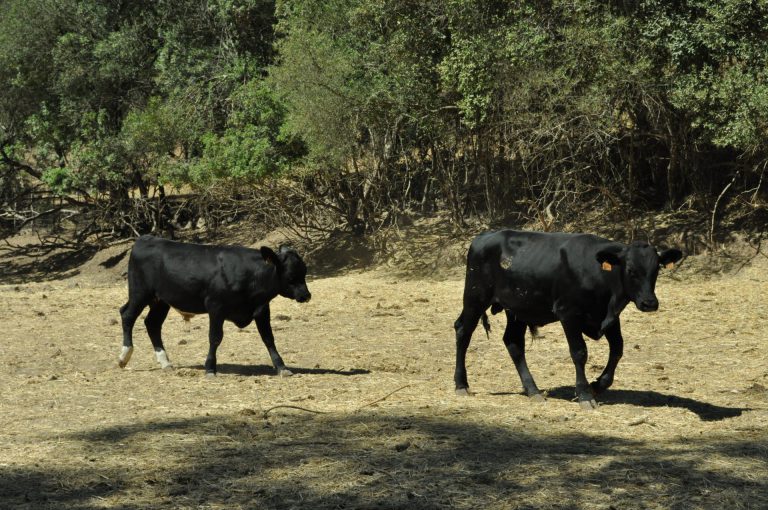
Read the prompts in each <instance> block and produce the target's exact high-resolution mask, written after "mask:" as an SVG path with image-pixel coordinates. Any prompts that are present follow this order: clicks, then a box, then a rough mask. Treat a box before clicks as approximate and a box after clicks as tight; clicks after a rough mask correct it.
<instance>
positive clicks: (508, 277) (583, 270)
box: [465, 230, 610, 324]
mask: <svg viewBox="0 0 768 510" xmlns="http://www.w3.org/2000/svg"><path fill="white" fill-rule="evenodd" d="M607 242H610V241H607V240H604V239H601V238H599V237H596V236H593V235H590V234H569V233H548V232H525V231H516V230H500V231H496V232H488V233H485V234H480V235H479V236H477V237H476V238H475V239H474V240H473V241H472V244H471V245H470V250H469V253H468V255H467V279H466V283H465V294H468V295H467V296H465V298H470V299H472V298H474V297H477V298H479V299H480V300H481V301H487V300H488V299H490V302H498V303H499V304H500V305H501V306H502V307H504V308H506V309H508V310H510V311H512V312H513V313H515V315H516V316H518V317H520V318H521V319H526V318H527V319H529V320H530V322H531V323H541V324H543V323H546V322H549V321H551V320H554V319H555V317H554V315H552V311H553V307H554V304H555V302H556V301H557V300H558V299H559V298H561V297H562V296H561V293H562V291H563V289H567V290H568V292H569V293H570V292H574V291H575V292H577V293H578V292H581V291H582V290H586V289H587V287H590V286H592V284H593V280H594V279H598V280H599V279H600V278H602V276H601V275H600V274H599V265H598V264H597V262H596V259H595V253H597V250H598V249H599V247H600V246H602V245H603V243H607ZM585 277H586V278H585ZM598 283H599V282H598Z"/></svg>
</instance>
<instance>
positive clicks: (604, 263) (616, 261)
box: [595, 246, 624, 271]
mask: <svg viewBox="0 0 768 510" xmlns="http://www.w3.org/2000/svg"><path fill="white" fill-rule="evenodd" d="M623 251H624V250H623V248H622V247H619V246H612V247H610V248H606V249H604V250H600V251H599V252H597V255H596V257H595V258H597V261H598V262H599V263H600V267H601V268H602V269H603V271H610V270H611V269H613V266H620V265H621V263H622V260H621V255H622V253H623Z"/></svg>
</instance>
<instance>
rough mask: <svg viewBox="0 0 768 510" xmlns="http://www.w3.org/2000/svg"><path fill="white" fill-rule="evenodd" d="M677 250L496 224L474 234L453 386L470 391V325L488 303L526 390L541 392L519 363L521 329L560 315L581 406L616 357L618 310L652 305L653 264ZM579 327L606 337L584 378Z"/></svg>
mask: <svg viewBox="0 0 768 510" xmlns="http://www.w3.org/2000/svg"><path fill="white" fill-rule="evenodd" d="M681 257H682V253H681V252H680V250H675V249H670V250H665V251H663V252H661V253H660V254H659V253H657V252H656V249H655V248H653V247H652V246H650V245H649V244H648V243H644V242H638V241H635V242H633V243H632V244H630V245H626V244H623V243H618V242H614V241H610V240H608V239H603V238H600V237H597V236H594V235H589V234H564V233H542V232H519V231H514V230H501V231H498V232H489V233H485V234H481V235H479V236H478V237H476V238H475V239H474V240H473V241H472V244H471V246H470V248H469V253H468V255H467V276H466V280H465V284H464V308H463V310H462V311H461V315H459V318H458V319H457V320H456V323H455V324H454V328H455V329H456V371H455V373H454V381H455V383H456V393H457V394H459V395H467V394H469V384H468V383H467V370H466V364H465V356H466V352H467V347H468V346H469V341H470V339H471V337H472V332H473V331H474V330H475V328H476V327H477V323H478V321H479V320H480V319H481V318H482V320H483V325H484V326H485V328H486V332H487V330H488V329H489V327H488V320H487V315H486V313H485V312H486V310H487V309H488V308H489V307H490V308H491V312H492V313H497V312H499V311H501V310H504V311H505V312H506V315H507V328H506V330H505V331H504V344H505V345H506V347H507V350H508V351H509V354H510V356H511V357H512V361H513V362H514V363H515V367H516V368H517V372H518V374H519V375H520V380H521V381H522V383H523V388H524V390H525V393H526V394H528V395H529V396H530V397H532V398H533V399H535V400H543V399H544V398H543V397H542V395H541V392H540V391H539V388H538V387H537V386H536V383H535V382H534V380H533V377H532V376H531V373H530V372H529V371H528V365H527V364H526V362H525V330H526V327H529V328H531V329H532V330H533V329H535V327H536V326H541V325H544V324H549V323H551V322H555V321H560V323H561V324H562V326H563V330H564V331H565V336H566V338H567V339H568V347H569V349H570V353H571V358H572V359H573V364H574V365H575V366H576V396H577V397H578V399H579V402H580V403H581V407H582V408H584V409H592V408H595V407H597V403H596V402H595V400H594V396H593V395H596V394H598V393H600V392H602V391H604V390H606V389H607V388H608V387H609V386H610V385H611V383H613V374H614V372H615V370H616V365H617V364H618V363H619V359H621V356H622V350H623V345H624V340H623V339H622V336H621V326H620V323H619V314H620V313H621V311H622V310H623V309H624V307H625V306H627V304H629V302H630V301H632V302H634V303H635V305H636V306H637V308H638V309H639V310H640V311H643V312H652V311H655V310H657V309H658V307H659V301H658V299H656V295H655V293H654V288H655V286H656V277H657V276H658V273H659V267H660V266H662V265H665V266H668V265H671V264H674V263H675V262H677V261H678V260H680V258H681ZM582 334H585V335H587V336H588V337H590V338H593V339H595V340H597V339H599V338H600V337H602V336H603V335H605V336H606V338H607V339H608V345H609V347H610V354H609V358H608V363H607V365H606V366H605V370H603V373H602V375H600V377H598V378H597V380H596V381H595V382H593V383H592V384H591V385H590V384H588V383H587V378H586V375H585V374H584V365H585V364H586V362H587V346H586V344H585V342H584V338H583V336H582Z"/></svg>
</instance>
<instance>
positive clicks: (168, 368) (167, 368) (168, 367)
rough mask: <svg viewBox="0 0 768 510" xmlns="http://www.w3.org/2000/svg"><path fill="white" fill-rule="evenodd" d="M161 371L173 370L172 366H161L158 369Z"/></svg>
mask: <svg viewBox="0 0 768 510" xmlns="http://www.w3.org/2000/svg"><path fill="white" fill-rule="evenodd" d="M160 368H161V369H162V370H173V365H172V364H170V363H168V364H167V365H163V366H161V367H160Z"/></svg>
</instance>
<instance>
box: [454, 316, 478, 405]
mask: <svg viewBox="0 0 768 510" xmlns="http://www.w3.org/2000/svg"><path fill="white" fill-rule="evenodd" d="M484 311H485V308H483V307H476V306H467V305H464V309H463V310H462V311H461V315H459V318H458V319H456V322H455V323H454V324H453V328H454V329H455V330H456V370H455V371H454V373H453V381H454V383H456V394H457V395H461V396H464V395H469V394H470V393H469V383H468V382H467V362H466V358H467V348H468V347H469V341H470V340H471V339H472V333H474V331H475V328H477V323H478V322H479V321H480V317H482V315H483V313H484Z"/></svg>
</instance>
